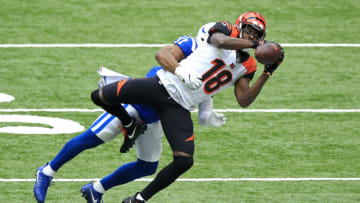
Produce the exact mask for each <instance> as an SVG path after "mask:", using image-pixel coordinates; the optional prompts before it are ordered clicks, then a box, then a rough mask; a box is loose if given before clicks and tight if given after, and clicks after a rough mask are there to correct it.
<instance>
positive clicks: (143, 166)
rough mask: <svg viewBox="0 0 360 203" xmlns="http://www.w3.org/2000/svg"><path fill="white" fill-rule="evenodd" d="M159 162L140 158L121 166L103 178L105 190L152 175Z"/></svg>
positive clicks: (102, 182)
mask: <svg viewBox="0 0 360 203" xmlns="http://www.w3.org/2000/svg"><path fill="white" fill-rule="evenodd" d="M157 166H158V162H146V161H143V160H140V159H138V160H137V161H134V162H130V163H127V164H124V165H122V166H120V167H119V168H118V169H117V170H116V171H114V172H113V173H111V174H110V175H108V176H106V177H105V178H103V179H101V180H100V182H101V184H102V185H103V186H104V189H105V190H108V189H110V188H112V187H114V186H117V185H121V184H125V183H128V182H130V181H133V180H135V179H137V178H141V177H144V176H148V175H152V174H154V173H155V171H156V169H157Z"/></svg>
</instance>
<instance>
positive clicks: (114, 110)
mask: <svg viewBox="0 0 360 203" xmlns="http://www.w3.org/2000/svg"><path fill="white" fill-rule="evenodd" d="M158 81H159V80H158V79H157V78H156V77H153V78H142V79H130V80H121V81H118V82H115V83H111V84H108V85H106V86H103V87H101V88H99V89H97V90H95V91H93V92H92V94H91V99H92V100H93V102H94V103H95V104H96V105H98V106H100V107H102V108H103V109H105V110H106V111H107V112H109V113H111V114H112V115H115V116H116V117H118V118H119V120H121V122H122V123H123V124H124V128H125V130H126V133H125V136H126V138H127V140H128V141H129V143H124V145H123V146H122V147H121V149H120V151H121V152H122V153H125V152H127V151H128V149H129V148H130V147H131V146H132V144H133V143H134V142H135V140H136V139H137V137H138V135H139V134H142V133H143V131H144V129H145V126H146V125H144V124H143V123H141V122H138V121H136V120H134V119H132V118H131V117H130V116H129V114H128V113H127V112H126V111H125V109H124V107H122V106H121V105H119V104H120V103H126V104H151V103H153V104H156V102H155V100H156V99H157V97H156V96H154V95H153V94H152V93H153V92H154V88H159V87H160V85H159V83H158ZM154 99H155V100H154ZM125 141H126V140H125Z"/></svg>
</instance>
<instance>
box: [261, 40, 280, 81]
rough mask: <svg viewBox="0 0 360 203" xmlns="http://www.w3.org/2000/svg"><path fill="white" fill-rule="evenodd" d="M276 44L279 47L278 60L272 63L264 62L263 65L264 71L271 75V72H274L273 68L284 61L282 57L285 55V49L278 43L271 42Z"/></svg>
mask: <svg viewBox="0 0 360 203" xmlns="http://www.w3.org/2000/svg"><path fill="white" fill-rule="evenodd" d="M267 42H272V41H267ZM272 43H275V44H277V45H278V46H279V47H280V49H281V56H280V58H279V60H278V61H277V62H275V63H274V64H266V65H265V66H264V73H267V74H269V75H272V74H273V72H275V70H276V69H277V68H278V67H279V66H280V64H281V63H282V62H283V61H284V57H285V51H284V49H283V48H282V47H281V45H280V44H278V43H276V42H272Z"/></svg>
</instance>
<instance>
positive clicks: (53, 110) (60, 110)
mask: <svg viewBox="0 0 360 203" xmlns="http://www.w3.org/2000/svg"><path fill="white" fill-rule="evenodd" d="M214 110H215V111H217V112H233V113H360V109H214ZM0 112H85V113H88V112H103V110H102V109H67V108H64V109H0ZM194 112H197V111H194Z"/></svg>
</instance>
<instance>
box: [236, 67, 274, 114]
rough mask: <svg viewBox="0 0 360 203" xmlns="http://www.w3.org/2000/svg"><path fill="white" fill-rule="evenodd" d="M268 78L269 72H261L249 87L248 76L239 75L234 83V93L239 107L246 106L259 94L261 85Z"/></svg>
mask: <svg viewBox="0 0 360 203" xmlns="http://www.w3.org/2000/svg"><path fill="white" fill-rule="evenodd" d="M268 79H269V74H266V73H263V74H261V76H260V77H259V78H258V79H257V80H256V82H255V83H254V84H253V85H252V86H251V87H250V85H249V84H250V80H251V79H250V78H248V77H241V78H240V79H239V80H238V81H237V82H236V84H235V88H234V93H235V97H236V100H237V102H238V103H239V105H240V106H241V107H248V106H249V105H250V104H251V103H253V101H255V99H256V97H257V96H258V95H259V93H260V91H261V89H262V87H263V86H264V84H265V83H266V81H267V80H268Z"/></svg>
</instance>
